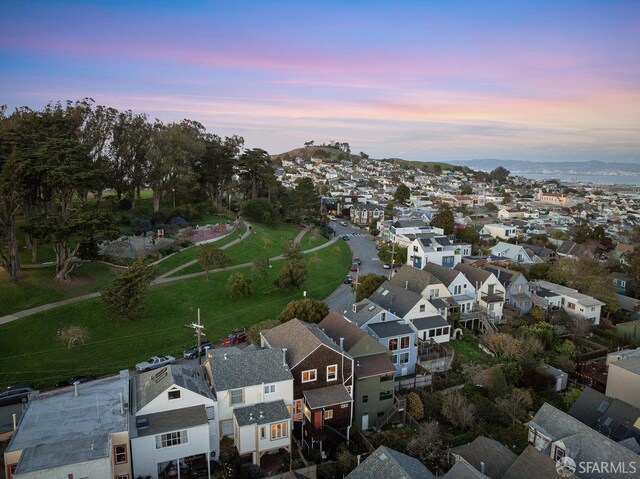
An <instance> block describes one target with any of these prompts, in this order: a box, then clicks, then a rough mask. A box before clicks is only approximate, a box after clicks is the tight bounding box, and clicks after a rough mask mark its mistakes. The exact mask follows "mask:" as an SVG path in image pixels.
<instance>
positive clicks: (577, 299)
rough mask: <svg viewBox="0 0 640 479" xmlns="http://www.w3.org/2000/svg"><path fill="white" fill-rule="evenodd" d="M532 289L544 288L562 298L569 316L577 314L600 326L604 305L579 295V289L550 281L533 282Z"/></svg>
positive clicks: (562, 304) (561, 300)
mask: <svg viewBox="0 0 640 479" xmlns="http://www.w3.org/2000/svg"><path fill="white" fill-rule="evenodd" d="M531 284H532V289H534V288H542V289H545V290H548V291H551V292H552V293H556V294H559V295H560V296H561V299H560V305H561V307H562V308H563V309H564V310H565V311H567V312H568V313H569V314H575V315H577V316H581V317H583V318H585V319H588V320H590V321H592V322H593V324H595V325H598V324H600V314H601V310H602V306H604V303H603V302H602V301H600V300H597V299H595V298H593V297H591V296H589V295H587V294H582V293H579V292H578V290H577V289H573V288H567V287H566V286H561V285H559V284H555V283H551V282H549V281H542V280H538V281H533V282H532V283H531Z"/></svg>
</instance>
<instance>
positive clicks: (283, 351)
mask: <svg viewBox="0 0 640 479" xmlns="http://www.w3.org/2000/svg"><path fill="white" fill-rule="evenodd" d="M282 365H283V366H284V367H285V368H286V367H287V348H282Z"/></svg>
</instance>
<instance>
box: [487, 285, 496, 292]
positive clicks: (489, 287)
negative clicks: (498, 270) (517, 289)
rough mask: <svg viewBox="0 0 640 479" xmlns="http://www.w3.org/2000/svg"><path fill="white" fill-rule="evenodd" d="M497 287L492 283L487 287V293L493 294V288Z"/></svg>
mask: <svg viewBox="0 0 640 479" xmlns="http://www.w3.org/2000/svg"><path fill="white" fill-rule="evenodd" d="M495 287H496V286H495V285H494V284H490V285H489V286H488V287H487V294H493V290H494V289H495Z"/></svg>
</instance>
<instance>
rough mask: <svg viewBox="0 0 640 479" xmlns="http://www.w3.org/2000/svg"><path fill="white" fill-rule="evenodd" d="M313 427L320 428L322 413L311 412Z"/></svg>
mask: <svg viewBox="0 0 640 479" xmlns="http://www.w3.org/2000/svg"><path fill="white" fill-rule="evenodd" d="M313 427H315V428H321V427H322V411H313Z"/></svg>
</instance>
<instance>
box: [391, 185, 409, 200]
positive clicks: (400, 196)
mask: <svg viewBox="0 0 640 479" xmlns="http://www.w3.org/2000/svg"><path fill="white" fill-rule="evenodd" d="M410 197H411V190H410V189H409V187H408V186H407V185H405V184H404V183H401V184H400V185H399V186H398V188H396V192H395V194H394V195H393V199H394V200H395V201H397V202H398V203H400V204H401V205H406V204H407V203H408V202H409V198H410Z"/></svg>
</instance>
